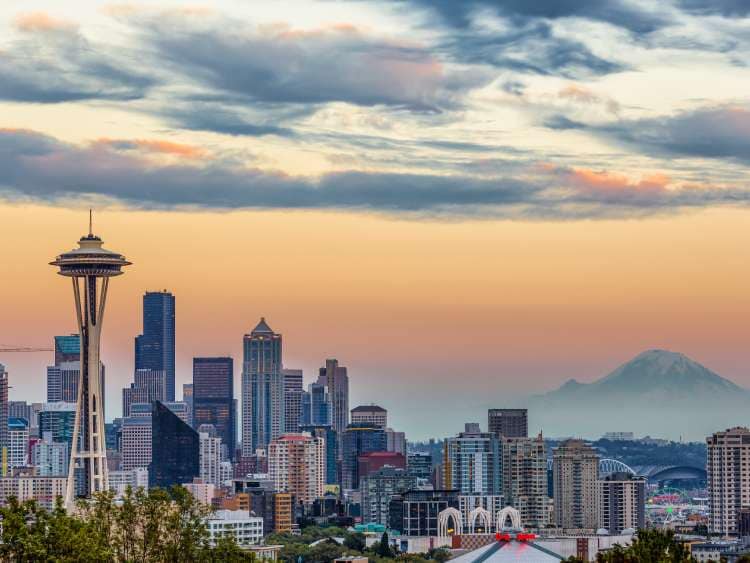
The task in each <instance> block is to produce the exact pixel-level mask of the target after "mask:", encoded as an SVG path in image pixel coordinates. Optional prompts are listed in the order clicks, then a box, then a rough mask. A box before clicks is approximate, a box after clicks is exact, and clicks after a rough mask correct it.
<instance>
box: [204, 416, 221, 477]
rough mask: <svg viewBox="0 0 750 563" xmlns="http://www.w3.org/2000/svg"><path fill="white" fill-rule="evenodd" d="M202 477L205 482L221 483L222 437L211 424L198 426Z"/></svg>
mask: <svg viewBox="0 0 750 563" xmlns="http://www.w3.org/2000/svg"><path fill="white" fill-rule="evenodd" d="M198 440H199V448H200V451H199V454H198V458H199V462H200V478H201V480H202V481H203V482H204V483H211V484H213V485H215V486H217V487H218V486H220V485H221V465H220V464H221V438H219V437H218V436H216V430H215V429H214V427H213V426H211V425H210V424H201V425H200V426H199V427H198Z"/></svg>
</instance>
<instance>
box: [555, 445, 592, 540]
mask: <svg viewBox="0 0 750 563" xmlns="http://www.w3.org/2000/svg"><path fill="white" fill-rule="evenodd" d="M598 477H599V456H598V455H597V453H596V450H595V449H594V448H592V447H591V446H590V445H588V444H587V443H585V442H584V441H583V440H566V441H565V442H563V443H562V444H561V445H560V446H558V447H557V448H555V449H554V451H553V452H552V479H553V491H554V499H555V502H554V510H555V525H556V526H558V527H559V528H567V529H587V530H595V529H596V527H597V526H596V525H597V516H598V515H597V507H596V498H597V497H596V481H597V479H598Z"/></svg>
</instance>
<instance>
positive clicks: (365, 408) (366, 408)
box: [352, 405, 388, 412]
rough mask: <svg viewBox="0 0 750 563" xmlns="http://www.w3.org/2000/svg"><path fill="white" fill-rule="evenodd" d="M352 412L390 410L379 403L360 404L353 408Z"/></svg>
mask: <svg viewBox="0 0 750 563" xmlns="http://www.w3.org/2000/svg"><path fill="white" fill-rule="evenodd" d="M352 412H388V411H387V410H386V409H384V408H383V407H379V406H378V405H360V406H358V407H354V408H353V409H352Z"/></svg>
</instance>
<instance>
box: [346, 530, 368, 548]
mask: <svg viewBox="0 0 750 563" xmlns="http://www.w3.org/2000/svg"><path fill="white" fill-rule="evenodd" d="M344 546H346V547H348V548H349V549H353V550H354V551H359V552H362V551H364V550H365V535H364V534H362V533H360V532H353V533H349V532H347V533H346V535H345V536H344Z"/></svg>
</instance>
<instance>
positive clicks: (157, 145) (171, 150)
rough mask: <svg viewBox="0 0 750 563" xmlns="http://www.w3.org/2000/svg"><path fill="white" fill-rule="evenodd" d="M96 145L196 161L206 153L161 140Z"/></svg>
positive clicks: (113, 141) (122, 141) (125, 140)
mask: <svg viewBox="0 0 750 563" xmlns="http://www.w3.org/2000/svg"><path fill="white" fill-rule="evenodd" d="M96 144H98V145H104V146H107V147H111V148H112V149H114V150H120V151H138V152H141V153H145V154H147V155H148V154H154V153H155V154H161V155H168V156H175V157H179V158H185V159H188V160H198V159H202V158H205V157H206V151H205V150H203V149H202V148H200V147H196V146H194V145H188V144H185V143H175V142H173V141H165V140H163V139H107V138H102V139H97V141H96Z"/></svg>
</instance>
